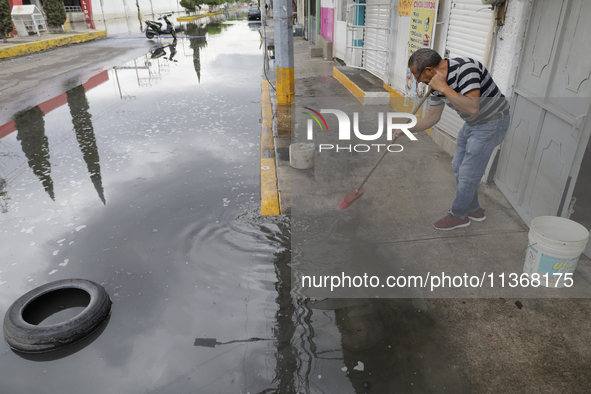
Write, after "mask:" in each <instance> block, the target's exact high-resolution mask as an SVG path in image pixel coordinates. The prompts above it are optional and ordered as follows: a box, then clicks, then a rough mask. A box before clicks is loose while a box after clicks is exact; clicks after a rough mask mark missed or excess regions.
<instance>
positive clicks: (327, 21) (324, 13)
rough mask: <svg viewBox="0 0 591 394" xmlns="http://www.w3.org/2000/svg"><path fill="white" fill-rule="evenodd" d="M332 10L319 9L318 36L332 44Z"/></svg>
mask: <svg viewBox="0 0 591 394" xmlns="http://www.w3.org/2000/svg"><path fill="white" fill-rule="evenodd" d="M333 34H334V8H324V7H322V8H320V35H321V36H322V37H324V38H326V39H327V40H328V41H330V42H333V39H332V37H333Z"/></svg>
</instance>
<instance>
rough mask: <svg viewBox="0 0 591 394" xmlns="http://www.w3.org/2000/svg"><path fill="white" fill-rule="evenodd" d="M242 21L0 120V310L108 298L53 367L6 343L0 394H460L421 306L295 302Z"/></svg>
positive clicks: (252, 43) (283, 221) (258, 69)
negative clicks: (35, 294)
mask: <svg viewBox="0 0 591 394" xmlns="http://www.w3.org/2000/svg"><path fill="white" fill-rule="evenodd" d="M234 15H236V16H237V17H231V18H230V19H231V20H225V19H219V20H208V22H209V23H207V24H198V23H196V24H187V25H185V26H184V29H185V32H184V33H183V34H184V35H190V36H192V38H188V39H187V38H179V40H177V42H176V43H174V42H173V41H172V40H168V39H163V40H162V41H161V43H162V45H161V47H159V49H154V50H152V51H150V52H148V53H146V54H145V55H143V56H141V57H139V58H136V59H130V60H129V61H127V62H125V63H123V64H121V65H119V66H117V67H115V68H112V69H108V70H105V71H102V72H99V73H97V75H95V76H94V77H92V78H91V79H89V81H88V82H86V83H85V84H83V85H80V86H77V87H74V88H73V89H71V90H69V91H67V92H66V93H64V94H62V95H60V96H57V97H54V98H52V99H50V100H47V101H45V102H43V103H42V104H40V105H37V106H35V107H33V108H29V109H26V110H25V111H22V112H20V113H19V114H17V115H16V116H14V117H13V119H0V124H2V125H3V126H2V128H1V129H0V130H2V133H3V134H2V135H4V137H3V138H1V139H0V156H1V157H0V208H1V213H0V236H1V237H2V242H1V244H0V261H1V265H0V312H1V313H2V314H4V313H5V312H6V310H7V309H8V308H9V306H10V305H11V304H12V302H14V301H15V300H16V299H17V298H18V297H20V296H21V295H22V294H24V293H26V292H27V291H29V290H31V289H33V288H35V287H37V286H40V285H42V284H45V283H48V282H51V281H54V280H59V279H67V278H84V279H89V280H93V281H95V282H97V283H100V284H101V285H102V286H104V287H105V289H106V290H107V292H108V294H109V295H110V297H111V299H112V301H113V307H112V313H111V316H110V318H109V319H108V320H107V322H106V323H105V324H104V325H103V326H102V327H101V328H100V329H99V330H98V331H97V332H96V333H94V334H93V335H92V336H91V337H89V338H88V340H86V341H83V342H82V343H80V344H79V345H76V346H74V347H72V348H70V349H66V350H64V351H62V352H58V353H54V354H46V355H43V356H25V355H22V354H17V353H15V352H13V351H12V350H10V349H9V347H8V345H7V344H6V343H5V342H4V341H1V343H0V392H2V393H28V394H32V393H253V394H254V393H391V392H392V393H393V392H397V393H406V392H409V393H410V392H413V393H421V392H456V393H458V392H462V391H464V389H463V387H464V386H463V383H462V382H463V379H462V376H461V372H460V371H458V370H457V369H456V368H455V365H457V363H456V360H454V359H453V358H452V356H450V355H449V353H448V352H446V351H445V350H444V349H445V347H446V343H447V339H446V337H445V333H444V332H445V331H444V330H442V329H441V327H440V326H439V325H438V323H437V322H436V321H435V320H434V318H433V317H432V316H430V314H429V313H428V312H427V311H425V310H422V311H421V305H419V304H417V301H412V300H401V299H393V300H359V299H344V300H331V299H325V300H314V299H301V298H294V297H293V296H292V293H291V287H290V280H291V273H290V267H289V263H290V259H291V252H290V221H289V218H288V217H262V216H260V215H259V214H258V211H259V138H260V121H259V119H260V112H261V107H260V97H261V93H260V80H261V75H262V68H263V56H262V50H261V49H260V35H259V33H258V26H259V24H258V23H256V22H247V21H246V20H245V19H246V15H245V14H234ZM73 304H74V306H76V307H77V308H78V309H75V310H74V312H73V313H72V311H70V312H71V313H70V315H71V314H76V313H78V311H79V310H80V309H81V307H80V303H79V302H78V303H76V302H73ZM60 313H62V314H61V315H59V316H57V314H55V315H53V316H51V317H50V318H49V319H53V320H51V321H52V322H55V321H56V320H59V319H60V318H62V319H67V318H68V317H69V316H70V315H68V314H67V313H64V311H62V312H60ZM38 320H40V319H38ZM45 324H48V323H47V321H45V323H43V322H40V325H45ZM452 388H453V389H452Z"/></svg>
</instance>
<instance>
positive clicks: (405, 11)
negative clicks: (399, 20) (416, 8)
mask: <svg viewBox="0 0 591 394" xmlns="http://www.w3.org/2000/svg"><path fill="white" fill-rule="evenodd" d="M412 2H413V0H400V1H399V2H398V15H400V16H410V9H411V7H412Z"/></svg>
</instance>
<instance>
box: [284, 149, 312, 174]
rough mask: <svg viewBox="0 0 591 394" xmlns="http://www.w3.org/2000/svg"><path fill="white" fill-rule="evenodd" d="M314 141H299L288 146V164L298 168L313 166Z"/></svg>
mask: <svg viewBox="0 0 591 394" xmlns="http://www.w3.org/2000/svg"><path fill="white" fill-rule="evenodd" d="M314 146H315V145H314V143H313V142H299V143H297V144H291V145H290V146H289V165H290V166H291V167H293V168H297V169H299V170H307V169H309V168H312V167H314V153H315V152H314Z"/></svg>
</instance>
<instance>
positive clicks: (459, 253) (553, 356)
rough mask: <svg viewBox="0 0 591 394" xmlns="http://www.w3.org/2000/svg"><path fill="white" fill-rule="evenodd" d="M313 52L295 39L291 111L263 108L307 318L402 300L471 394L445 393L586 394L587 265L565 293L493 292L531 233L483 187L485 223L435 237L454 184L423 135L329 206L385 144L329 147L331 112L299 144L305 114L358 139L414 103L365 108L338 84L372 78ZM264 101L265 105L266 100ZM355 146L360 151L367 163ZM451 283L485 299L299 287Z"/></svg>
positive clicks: (511, 288)
mask: <svg viewBox="0 0 591 394" xmlns="http://www.w3.org/2000/svg"><path fill="white" fill-rule="evenodd" d="M268 35H269V34H267V36H268ZM314 47H315V46H314V45H313V44H312V43H310V42H308V41H306V40H304V39H303V38H301V37H294V54H295V56H294V58H295V66H294V74H295V90H296V95H295V100H294V105H292V106H291V108H289V109H285V108H277V106H276V105H275V104H274V102H273V99H271V102H272V110H273V117H274V123H273V139H274V154H275V163H276V174H277V188H278V191H279V195H280V200H281V211H282V213H286V214H290V215H291V218H292V255H293V256H294V257H293V259H292V267H294V268H295V271H294V272H292V286H293V289H292V291H295V292H298V294H305V295H306V296H308V297H310V298H319V299H322V298H326V300H325V301H322V302H321V303H320V305H318V308H321V304H322V303H335V302H336V303H338V304H339V305H347V304H350V303H351V302H352V301H353V300H351V298H352V297H354V298H357V299H363V298H365V299H369V298H380V299H383V298H411V299H413V305H414V306H415V307H416V308H417V311H418V312H419V313H421V312H422V313H426V314H429V315H430V316H433V317H434V318H435V319H436V321H437V324H441V326H443V327H445V330H446V333H447V334H449V335H450V338H451V340H449V341H447V342H446V346H445V351H446V352H452V353H454V354H455V355H456V356H457V360H460V361H459V362H458V364H457V365H454V366H453V369H454V371H460V370H461V371H462V374H463V376H465V377H466V379H467V381H468V386H469V388H462V389H460V388H459V387H456V389H458V390H455V391H454V387H449V389H450V392H491V393H493V392H551V391H552V390H551V389H550V388H549V387H548V386H547V385H546V383H544V382H548V379H549V376H551V380H552V381H553V382H554V383H555V384H556V386H555V387H560V388H561V389H560V390H561V391H567V392H581V393H582V392H588V390H589V388H590V387H591V381H590V380H589V379H588V378H586V377H585V376H586V375H584V373H583V371H584V369H585V365H587V363H588V361H589V360H591V346H589V345H588V343H587V339H586V335H585V334H584V332H585V331H586V330H587V328H591V327H589V326H590V325H591V324H590V323H589V322H588V319H587V318H586V316H588V314H589V313H591V303H590V302H589V300H587V299H586V298H589V294H590V292H591V284H590V283H591V280H590V279H591V264H590V261H589V259H588V258H586V257H585V256H581V259H580V261H579V263H578V266H577V270H576V272H575V276H574V281H575V283H576V285H575V286H574V287H573V289H547V288H544V289H540V288H533V287H532V286H524V285H523V286H522V285H521V284H519V282H513V284H510V283H509V282H508V281H504V282H501V275H503V278H505V279H508V276H504V275H509V274H514V275H515V277H516V278H519V277H520V276H519V275H521V274H522V273H523V265H524V258H525V251H526V248H527V246H528V244H529V242H528V231H529V229H528V227H527V226H526V225H525V223H524V222H523V221H522V220H521V219H520V217H519V215H518V214H517V213H516V212H515V210H514V209H513V208H512V207H511V205H510V204H509V202H508V201H507V200H506V199H505V197H504V196H503V195H502V194H501V193H500V191H499V190H498V188H497V187H496V186H495V185H494V184H493V183H488V184H481V185H480V186H479V190H478V192H479V197H480V203H481V205H482V206H483V208H484V209H486V216H487V219H486V220H485V221H483V222H472V223H471V225H470V226H468V227H466V228H461V229H457V230H453V231H437V230H435V229H434V228H433V226H432V223H433V222H435V221H436V220H438V219H440V218H442V217H443V216H445V215H446V213H447V211H448V209H449V208H450V206H451V203H452V201H453V199H454V196H455V179H454V174H453V171H452V168H451V160H452V157H451V156H450V155H449V154H448V153H446V152H445V151H444V150H443V149H442V148H441V147H440V146H438V145H437V144H436V143H435V142H434V141H433V140H432V139H431V137H430V136H429V135H427V134H426V133H424V132H421V133H418V134H417V138H418V141H416V142H412V141H410V140H409V139H408V138H405V137H404V138H401V142H400V145H401V146H402V147H403V148H404V150H403V152H404V153H402V152H400V153H392V154H389V155H386V157H385V158H384V160H383V161H382V163H381V164H380V165H379V166H378V168H377V169H376V171H375V172H374V173H373V175H372V176H371V178H370V179H369V180H368V182H367V183H366V184H365V186H364V187H365V189H366V192H365V194H364V195H363V197H361V198H360V199H359V200H357V201H356V202H354V203H353V204H352V205H351V207H350V208H348V209H347V210H340V209H339V202H340V201H341V200H342V199H343V198H344V197H345V196H346V195H347V194H348V193H350V192H352V191H353V190H355V189H356V188H357V187H358V186H359V184H360V182H361V181H362V179H363V178H364V176H365V175H366V174H367V173H368V171H369V170H370V169H371V167H372V166H373V165H374V163H375V162H376V159H377V158H378V156H379V153H378V152H377V151H375V149H371V143H372V142H374V143H381V144H384V145H383V146H385V144H386V143H387V141H386V139H385V136H382V138H380V139H379V140H377V141H371V142H364V141H358V140H357V141H354V139H352V140H351V141H350V143H349V141H341V140H337V139H336V137H335V133H336V130H339V126H340V124H339V122H337V121H336V117H335V116H334V115H332V114H326V115H324V119H325V120H326V122H327V124H326V125H323V126H320V125H319V124H317V123H316V122H315V121H312V123H311V124H312V126H313V139H312V140H310V139H309V138H308V131H309V129H308V127H309V126H308V123H309V122H310V120H311V119H312V117H311V116H310V115H309V114H310V113H311V112H310V110H311V109H313V110H316V111H318V112H320V110H321V109H328V108H332V109H338V110H341V111H343V112H344V113H346V114H350V115H351V116H350V117H351V122H352V123H351V127H352V128H353V116H352V114H353V113H358V114H359V125H360V126H359V128H360V129H361V130H362V132H363V133H364V134H371V133H375V130H376V129H377V123H378V122H377V117H378V116H380V115H379V114H380V113H387V112H397V111H404V112H407V113H410V112H411V111H412V108H413V105H414V100H412V99H409V98H406V99H405V98H395V97H391V98H390V103H389V104H378V105H363V104H364V103H363V100H361V99H360V97H362V94H355V90H354V89H351V88H350V87H348V86H346V85H345V84H343V83H342V82H340V81H339V80H337V79H336V74H338V73H339V72H340V73H342V74H345V75H347V76H348V78H347V79H348V80H353V81H354V80H356V79H357V80H358V81H361V79H363V80H365V81H369V82H368V83H370V84H371V78H367V75H366V74H364V72H363V71H361V70H354V69H352V68H346V67H345V68H343V67H342V66H341V65H339V64H337V63H335V62H333V61H332V60H324V59H323V58H322V57H313V56H311V53H312V52H311V49H312V48H314ZM271 63H272V62H271ZM269 75H272V73H269ZM360 78H361V79H360ZM270 79H271V81H270V82H271V84H272V85H274V84H275V81H274V80H273V79H272V78H271V77H270ZM363 83H364V82H361V83H360V85H362V84H363ZM375 85H376V84H375V83H374V86H375ZM378 85H379V84H378ZM362 90H363V89H362ZM367 90H369V89H367ZM270 91H271V96H272V93H273V89H272V88H271V89H270ZM264 104H265V103H264V102H263V105H264ZM394 108H396V110H394ZM285 111H287V112H288V113H289V114H291V117H290V124H289V125H286V124H285V122H283V124H282V121H281V119H282V117H283V116H284V115H285V114H284V113H283V114H282V112H285ZM384 124H385V122H384ZM331 133H332V134H331ZM384 134H385V133H384ZM310 142H313V143H314V144H315V148H314V149H315V155H314V161H315V164H314V167H313V168H311V169H307V170H300V169H294V168H291V167H290V165H289V146H290V145H291V144H294V143H310ZM345 142H346V143H345ZM354 142H357V144H354ZM337 144H339V145H338V146H335V145H337ZM365 145H367V146H370V149H369V151H367V152H366V151H365V150H366V149H367V148H366V147H365ZM320 146H323V147H325V149H324V150H320ZM356 146H357V147H358V148H359V149H358V150H356V148H355V147H356ZM452 272H453V275H458V276H461V275H462V274H461V273H464V275H468V277H472V276H479V278H484V279H487V280H490V281H491V283H492V282H494V283H492V285H495V286H488V287H489V288H488V289H487V290H486V291H481V290H480V289H479V288H474V287H471V286H469V285H467V286H462V288H460V289H458V288H453V289H452V288H450V289H447V290H446V291H431V290H432V289H429V288H427V289H426V290H425V289H422V288H417V287H415V288H410V287H409V286H407V287H406V288H402V289H390V288H383V289H382V288H373V289H372V288H365V289H347V290H346V291H340V292H338V291H337V292H335V291H331V290H330V289H328V287H329V286H326V287H324V288H319V287H317V288H313V287H314V286H310V285H308V287H307V288H306V286H303V284H302V280H301V278H302V276H304V275H308V276H312V277H314V278H323V277H326V276H327V275H337V274H339V273H342V274H343V275H345V274H346V275H349V276H351V277H353V276H355V275H356V276H358V277H362V276H363V274H364V273H367V274H368V275H375V276H376V277H379V278H385V277H386V276H388V275H389V276H390V277H405V278H406V277H409V275H412V276H414V275H416V276H419V275H420V276H421V277H422V278H425V277H427V278H428V276H427V274H430V275H432V274H436V275H439V276H443V275H444V273H447V274H450V275H451V274H452ZM308 283H310V282H308ZM380 283H383V282H380ZM431 283H433V282H431ZM482 283H484V280H483V281H482ZM487 284H488V282H487ZM382 287H383V286H382ZM435 290H437V289H435ZM548 290H550V291H548ZM360 313H362V312H360ZM417 329H419V330H420V328H417ZM358 330H360V329H359V328H358ZM414 340H415V342H413V343H423V344H424V343H429V342H434V341H435V342H436V341H437V339H436V338H432V337H428V336H423V335H422V334H421V333H420V332H417V333H416V337H415V339H414ZM352 346H353V345H352ZM359 346H361V344H359ZM353 347H354V346H353ZM399 356H400V355H399ZM396 357H398V356H396ZM401 357H404V355H401ZM431 361H433V360H431ZM425 362H426V363H429V362H430V361H429V360H426V361H425ZM559 365H560V366H562V367H564V369H561V368H562V367H561V368H558V369H561V372H558V370H557V369H556V368H554V367H552V366H556V367H557V366H559ZM392 373H396V372H395V371H393V372H392ZM389 389H393V388H392V387H390V388H389Z"/></svg>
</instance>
